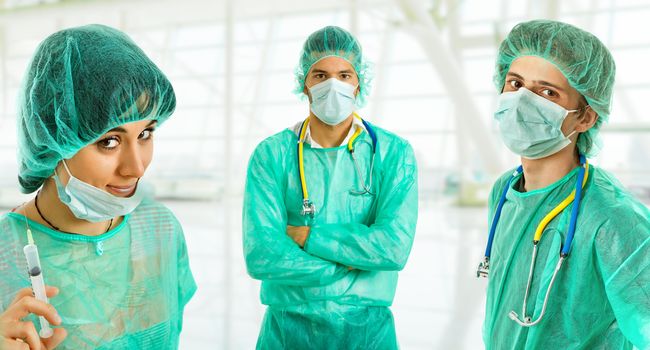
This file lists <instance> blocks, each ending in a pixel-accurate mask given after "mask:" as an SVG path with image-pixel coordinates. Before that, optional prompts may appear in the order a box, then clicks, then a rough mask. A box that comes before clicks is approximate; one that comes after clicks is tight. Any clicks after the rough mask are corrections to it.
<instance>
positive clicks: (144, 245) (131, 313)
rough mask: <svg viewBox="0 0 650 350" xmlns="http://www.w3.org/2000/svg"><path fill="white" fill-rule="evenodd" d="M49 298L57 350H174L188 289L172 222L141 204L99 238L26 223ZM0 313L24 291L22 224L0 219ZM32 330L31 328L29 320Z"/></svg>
mask: <svg viewBox="0 0 650 350" xmlns="http://www.w3.org/2000/svg"><path fill="white" fill-rule="evenodd" d="M29 227H30V228H31V230H32V234H33V236H34V241H35V243H36V245H37V246H38V250H39V254H40V259H41V266H42V269H43V276H44V278H45V283H46V284H47V285H51V286H55V287H58V288H59V290H60V292H59V295H57V296H55V297H53V298H51V299H50V303H51V304H52V305H53V306H54V307H55V308H56V309H57V311H58V313H59V315H60V316H61V318H62V320H63V321H62V327H63V328H65V329H66V331H67V332H68V336H67V338H66V339H65V340H64V341H63V343H61V344H60V345H59V346H58V347H57V349H75V350H81V349H176V348H177V347H178V339H179V334H180V332H181V328H182V323H183V309H184V307H185V304H187V302H188V301H189V300H190V298H191V297H192V295H193V294H194V292H195V290H196V284H195V282H194V278H193V277H192V272H191V270H190V265H189V261H188V256H187V249H186V246H185V239H184V236H183V231H182V229H181V226H180V224H179V223H178V221H177V220H176V218H175V217H174V215H173V214H172V213H171V212H170V211H169V210H168V209H167V208H165V207H164V206H162V205H161V204H158V203H156V202H154V201H152V200H148V199H147V200H145V201H143V202H142V204H140V206H138V207H137V208H136V210H135V211H133V213H131V214H130V215H127V216H125V217H124V221H123V222H122V223H121V224H120V225H118V226H117V227H116V228H114V229H113V230H111V231H109V232H107V233H105V234H103V235H100V236H92V237H91V236H82V235H75V234H66V233H61V232H58V231H54V230H52V229H50V228H47V227H45V226H43V225H40V224H38V223H36V222H33V221H31V220H30V221H29ZM0 232H2V235H0V246H2V247H3V248H2V249H1V250H0V280H1V281H2V283H0V312H2V311H3V310H6V308H7V307H8V305H9V304H10V303H11V301H12V300H13V298H14V296H15V295H16V293H17V292H18V290H19V289H21V288H26V287H29V286H30V282H29V278H28V275H27V273H25V271H27V263H26V261H25V256H24V254H23V251H22V249H23V247H24V246H25V245H26V244H27V235H26V218H25V217H24V216H22V215H20V214H17V213H8V214H5V215H3V216H1V217H0ZM31 319H32V320H33V321H35V322H34V324H35V326H36V327H37V329H38V328H39V323H38V322H37V319H36V318H35V317H33V316H31Z"/></svg>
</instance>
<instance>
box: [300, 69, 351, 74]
mask: <svg viewBox="0 0 650 350" xmlns="http://www.w3.org/2000/svg"><path fill="white" fill-rule="evenodd" d="M311 73H312V74H314V73H319V74H320V73H325V74H327V73H329V72H328V71H324V70H322V69H314V70H312V71H311ZM341 73H348V74H352V73H354V71H353V70H351V69H345V70H342V71H339V72H338V74H341Z"/></svg>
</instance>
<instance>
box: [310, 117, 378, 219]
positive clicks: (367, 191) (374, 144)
mask: <svg viewBox="0 0 650 350" xmlns="http://www.w3.org/2000/svg"><path fill="white" fill-rule="evenodd" d="M354 117H355V118H359V120H360V121H361V123H363V126H364V127H365V128H366V131H368V135H369V136H370V139H372V161H371V163H370V182H369V184H367V185H366V182H365V181H364V179H363V175H362V174H361V168H360V167H359V164H358V162H357V158H356V156H355V155H354V141H355V140H356V139H357V137H359V135H361V133H362V132H363V128H361V127H360V126H357V128H356V130H355V131H354V134H353V135H352V137H350V140H349V141H348V152H349V153H350V156H351V157H352V162H353V163H354V168H355V169H356V172H357V176H358V177H359V180H360V181H361V187H362V188H363V190H361V191H355V190H351V191H350V192H351V193H352V194H355V195H364V194H370V195H374V193H372V192H371V191H370V189H371V188H372V171H373V168H374V166H375V153H376V152H377V134H375V131H374V129H373V128H372V126H371V125H370V123H368V122H367V121H365V120H363V119H362V118H361V117H360V116H359V115H357V114H356V113H354ZM308 125H309V117H307V119H305V121H303V122H302V125H301V126H300V132H299V133H298V135H299V136H298V172H299V174H300V185H301V187H302V211H301V212H300V213H301V214H302V215H303V216H307V215H309V217H311V218H313V217H314V214H315V213H316V207H315V206H314V203H312V201H311V200H310V199H309V192H308V191H307V180H306V178H305V166H304V161H303V145H304V143H305V135H306V134H307V126H308Z"/></svg>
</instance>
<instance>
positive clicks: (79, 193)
mask: <svg viewBox="0 0 650 350" xmlns="http://www.w3.org/2000/svg"><path fill="white" fill-rule="evenodd" d="M63 166H64V167H65V170H66V172H67V173H68V175H69V176H70V179H69V180H68V184H67V185H65V186H63V183H62V182H61V179H60V178H59V176H58V175H57V174H56V173H55V174H54V182H55V183H56V189H57V192H58V194H59V199H60V200H61V202H63V203H64V204H65V205H67V206H68V208H70V211H72V213H73V214H74V216H75V217H77V218H79V219H82V220H86V221H90V222H101V221H106V220H110V219H112V218H114V217H118V216H123V215H126V214H129V213H131V212H132V211H133V210H135V208H136V207H137V206H138V205H140V203H141V202H142V200H143V199H144V196H145V192H146V191H145V190H144V189H143V186H142V185H143V184H142V183H141V182H140V181H138V184H137V185H136V188H135V193H133V195H131V196H130V197H127V198H124V197H117V196H114V195H112V194H110V193H108V192H106V191H102V190H100V189H99V188H97V187H95V186H92V185H90V184H87V183H85V182H83V181H81V180H79V179H77V178H76V177H74V176H72V174H71V173H70V169H68V165H67V164H66V163H65V160H64V161H63Z"/></svg>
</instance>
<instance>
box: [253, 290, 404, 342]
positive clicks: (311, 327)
mask: <svg viewBox="0 0 650 350" xmlns="http://www.w3.org/2000/svg"><path fill="white" fill-rule="evenodd" d="M305 344H309V347H305ZM307 348H309V349H319V350H340V349H364V350H366V349H367V350H380V349H381V350H384V349H385V350H394V349H398V344H397V337H396V335H395V323H394V321H393V314H392V313H391V311H390V309H389V308H387V307H383V306H368V307H366V306H355V305H341V304H337V303H335V302H331V301H324V302H320V303H309V304H300V305H296V306H294V307H285V308H275V307H272V306H271V307H269V308H268V309H267V311H266V314H265V316H264V321H263V323H262V330H261V331H260V338H259V339H258V341H257V349H263V350H281V349H307Z"/></svg>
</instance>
